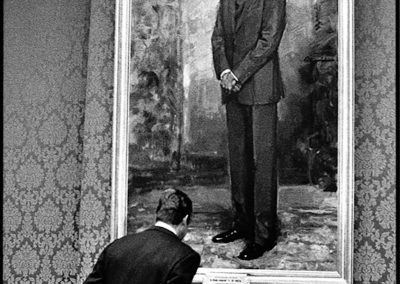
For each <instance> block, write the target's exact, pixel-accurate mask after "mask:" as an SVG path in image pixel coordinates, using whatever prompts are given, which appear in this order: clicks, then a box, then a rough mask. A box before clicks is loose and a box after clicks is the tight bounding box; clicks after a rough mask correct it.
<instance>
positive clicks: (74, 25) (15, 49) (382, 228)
mask: <svg viewBox="0 0 400 284" xmlns="http://www.w3.org/2000/svg"><path fill="white" fill-rule="evenodd" d="M114 5H115V3H114V1H106V0H93V1H91V3H90V1H89V0H85V1H80V0H69V1H66V0H56V1H54V0H29V1H28V0H19V1H11V0H6V1H4V31H5V34H4V43H3V44H4V97H3V103H4V106H5V107H4V125H3V131H4V138H3V139H4V140H3V149H4V151H3V162H4V171H3V182H4V192H3V283H13V284H14V283H81V282H82V280H83V278H84V277H85V276H86V275H87V273H89V271H90V270H91V268H92V266H93V264H94V261H95V260H96V257H97V256H98V254H99V253H100V251H101V249H102V248H103V247H104V246H105V245H106V244H107V243H108V241H109V240H110V237H109V225H110V199H111V198H110V197H111V195H110V174H111V169H110V165H111V142H112V141H111V140H112V137H111V129H112V122H111V116H112V107H111V103H112V79H113V75H112V71H113V41H114V38H113V37H114V21H113V18H114V9H115V7H114ZM394 6H395V1H394V0H389V1H379V2H376V1H372V0H362V1H361V0H357V1H356V7H355V11H356V38H355V40H356V53H355V56H356V70H355V71H356V82H355V83H356V109H355V111H356V121H355V123H356V137H355V138H356V139H355V143H356V145H355V147H356V152H355V155H356V156H355V164H356V176H355V179H356V196H355V251H354V280H355V283H395V282H396V280H395V271H396V270H395V268H396V262H395V154H394V153H395V78H394V76H395V75H394V74H395V72H394V71H395V69H394V68H395V66H394V65H395V64H394V62H395V60H394V58H395V55H394V51H395V36H394V34H395V33H394V31H395V27H394V26H395V9H394ZM89 27H90V28H89ZM87 66H88V67H87Z"/></svg>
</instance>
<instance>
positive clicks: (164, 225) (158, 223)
mask: <svg viewBox="0 0 400 284" xmlns="http://www.w3.org/2000/svg"><path fill="white" fill-rule="evenodd" d="M155 226H157V227H161V228H164V229H166V230H168V231H170V232H172V233H174V234H175V235H178V234H177V232H176V230H175V228H174V227H172V226H171V225H169V224H167V223H165V222H163V221H157V222H156V224H155Z"/></svg>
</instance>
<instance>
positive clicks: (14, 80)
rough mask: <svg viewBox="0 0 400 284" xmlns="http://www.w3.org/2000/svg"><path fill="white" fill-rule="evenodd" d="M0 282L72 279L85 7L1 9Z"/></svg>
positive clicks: (11, 5)
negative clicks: (0, 182)
mask: <svg viewBox="0 0 400 284" xmlns="http://www.w3.org/2000/svg"><path fill="white" fill-rule="evenodd" d="M3 3H4V31H5V34H4V127H3V129H4V154H3V161H4V172H3V177H4V195H3V196H4V203H3V218H4V220H3V221H4V223H3V230H4V232H3V273H4V274H3V282H4V283H70V282H71V281H74V279H75V278H76V275H77V272H78V267H79V259H80V253H79V251H78V230H77V222H78V214H77V212H78V209H79V198H80V195H81V192H80V187H81V180H82V142H81V141H82V131H83V128H82V123H83V120H84V105H85V104H84V103H85V90H86V79H85V78H86V73H87V71H86V61H87V60H86V57H87V56H86V53H87V38H88V34H87V32H88V27H87V25H88V23H89V21H88V15H89V1H82V0H69V1H61V0H58V1H54V0H34V1H31V0H19V1H10V0H7V1H4V2H3Z"/></svg>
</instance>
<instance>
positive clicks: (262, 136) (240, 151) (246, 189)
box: [226, 101, 277, 245]
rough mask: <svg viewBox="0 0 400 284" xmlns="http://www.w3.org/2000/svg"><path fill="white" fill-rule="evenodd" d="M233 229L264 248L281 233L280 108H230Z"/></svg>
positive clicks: (229, 134)
mask: <svg viewBox="0 0 400 284" xmlns="http://www.w3.org/2000/svg"><path fill="white" fill-rule="evenodd" d="M226 114H227V127H228V144H229V168H230V179H231V190H232V207H233V213H234V222H233V228H236V229H237V230H239V231H240V232H242V233H243V234H245V238H246V239H247V240H248V241H252V242H255V243H257V244H260V245H263V244H264V243H265V241H266V240H267V239H268V238H275V237H276V235H275V234H276V233H277V166H276V159H277V158H276V156H277V153H276V129H277V105H276V104H275V103H274V104H265V105H242V104H239V103H237V102H236V101H230V102H228V103H227V105H226Z"/></svg>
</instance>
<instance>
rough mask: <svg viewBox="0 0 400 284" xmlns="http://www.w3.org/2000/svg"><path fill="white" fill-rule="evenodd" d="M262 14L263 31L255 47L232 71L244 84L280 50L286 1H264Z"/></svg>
mask: <svg viewBox="0 0 400 284" xmlns="http://www.w3.org/2000/svg"><path fill="white" fill-rule="evenodd" d="M262 13H263V15H262V24H261V31H260V33H259V38H258V40H257V43H256V45H255V47H254V48H253V49H251V50H250V51H249V52H248V53H247V54H246V55H245V57H244V58H243V59H242V60H241V61H240V63H239V64H237V65H236V66H234V67H233V70H232V71H233V73H234V74H235V75H236V77H237V78H238V79H239V81H240V83H242V84H244V83H245V82H246V81H247V80H248V79H249V78H250V77H251V76H253V75H254V74H255V73H256V72H257V71H258V70H259V69H260V68H262V67H263V66H264V65H265V64H266V63H267V62H268V61H269V60H270V59H271V56H272V55H273V54H274V53H275V52H276V51H277V50H278V47H279V43H280V41H281V38H282V35H283V31H284V30H285V26H286V1H285V0H264V8H263V12H262Z"/></svg>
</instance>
